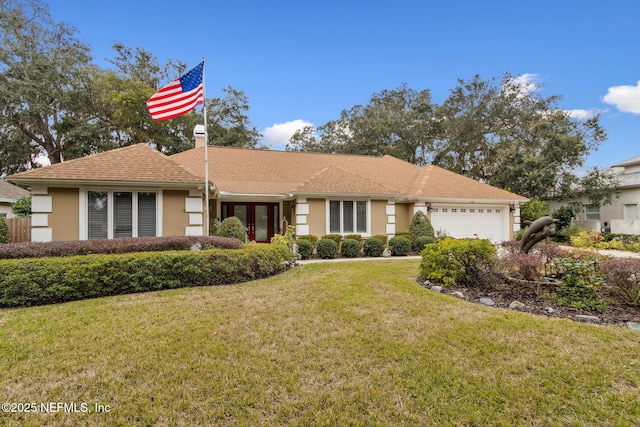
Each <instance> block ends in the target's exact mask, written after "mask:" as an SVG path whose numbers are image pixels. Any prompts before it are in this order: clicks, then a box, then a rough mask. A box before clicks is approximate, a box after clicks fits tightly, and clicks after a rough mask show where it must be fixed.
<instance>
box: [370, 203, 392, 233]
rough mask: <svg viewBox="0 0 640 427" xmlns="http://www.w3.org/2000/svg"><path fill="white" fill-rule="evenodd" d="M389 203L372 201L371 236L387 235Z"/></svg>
mask: <svg viewBox="0 0 640 427" xmlns="http://www.w3.org/2000/svg"><path fill="white" fill-rule="evenodd" d="M387 221H388V219H387V201H386V200H372V201H371V235H372V236H374V235H376V234H387Z"/></svg>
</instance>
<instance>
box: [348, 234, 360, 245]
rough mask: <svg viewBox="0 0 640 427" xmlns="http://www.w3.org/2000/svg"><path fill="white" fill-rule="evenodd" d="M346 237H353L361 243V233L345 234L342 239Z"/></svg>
mask: <svg viewBox="0 0 640 427" xmlns="http://www.w3.org/2000/svg"><path fill="white" fill-rule="evenodd" d="M347 239H354V240H357V241H358V243H360V244H362V234H347V235H346V236H344V240H347Z"/></svg>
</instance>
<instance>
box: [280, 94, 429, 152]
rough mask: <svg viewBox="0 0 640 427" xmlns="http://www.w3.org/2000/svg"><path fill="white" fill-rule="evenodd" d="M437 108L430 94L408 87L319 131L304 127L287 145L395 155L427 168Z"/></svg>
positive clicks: (377, 96)
mask: <svg viewBox="0 0 640 427" xmlns="http://www.w3.org/2000/svg"><path fill="white" fill-rule="evenodd" d="M433 117H434V106H433V104H432V103H431V95H430V92H429V91H428V90H423V91H421V92H417V91H415V90H413V89H410V88H409V87H408V86H407V85H406V84H404V85H401V86H400V87H398V88H396V89H393V90H383V91H381V92H379V93H376V94H374V95H373V96H372V97H371V99H370V100H369V103H368V104H366V105H356V106H354V107H352V108H351V109H349V110H343V111H342V113H341V114H340V118H339V119H338V120H335V121H330V122H328V123H326V124H324V125H322V126H320V127H318V129H317V130H316V129H314V128H313V127H305V128H304V129H302V130H299V131H298V132H296V133H295V134H294V135H293V137H292V138H291V139H290V141H289V144H287V150H291V151H316V152H326V153H342V154H365V155H371V156H382V155H385V154H389V155H392V156H394V157H397V158H399V159H403V160H406V161H408V162H411V163H414V164H425V162H426V159H425V154H426V153H427V152H428V150H429V148H430V146H431V143H432V141H433V135H434V125H435V122H434V120H433Z"/></svg>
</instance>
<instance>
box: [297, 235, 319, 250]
mask: <svg viewBox="0 0 640 427" xmlns="http://www.w3.org/2000/svg"><path fill="white" fill-rule="evenodd" d="M300 240H307V241H309V242H311V246H312V247H313V248H315V247H316V243H318V236H314V235H312V234H307V235H304V236H298V242H299V241H300Z"/></svg>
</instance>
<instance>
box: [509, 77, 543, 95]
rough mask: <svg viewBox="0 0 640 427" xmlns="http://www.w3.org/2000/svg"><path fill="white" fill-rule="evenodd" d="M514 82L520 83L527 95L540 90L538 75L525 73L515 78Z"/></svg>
mask: <svg viewBox="0 0 640 427" xmlns="http://www.w3.org/2000/svg"><path fill="white" fill-rule="evenodd" d="M514 81H515V82H516V83H518V86H520V88H521V90H522V91H523V92H524V94H525V95H528V94H530V93H532V92H535V91H536V90H538V75H537V74H530V73H525V74H521V75H519V76H516V77H514Z"/></svg>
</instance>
